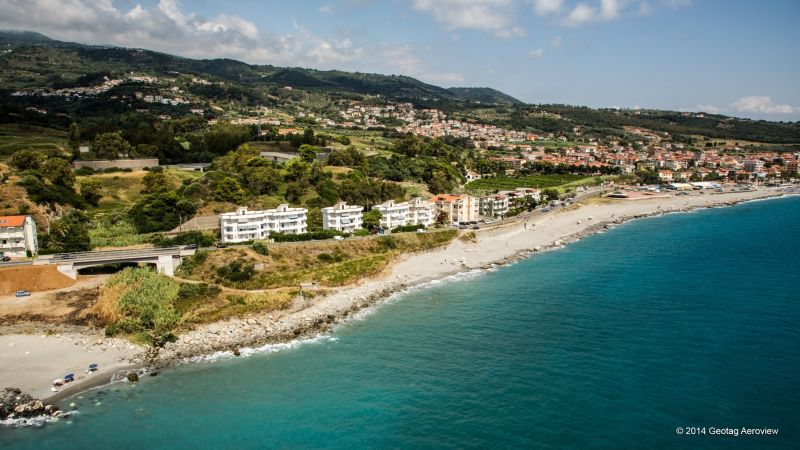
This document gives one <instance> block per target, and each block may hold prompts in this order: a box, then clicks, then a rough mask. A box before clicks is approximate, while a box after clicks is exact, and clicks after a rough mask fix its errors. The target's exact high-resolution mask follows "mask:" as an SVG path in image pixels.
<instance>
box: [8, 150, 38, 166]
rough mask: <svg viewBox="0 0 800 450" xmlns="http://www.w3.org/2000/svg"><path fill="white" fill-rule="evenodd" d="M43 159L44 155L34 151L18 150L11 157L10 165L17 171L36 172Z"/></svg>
mask: <svg viewBox="0 0 800 450" xmlns="http://www.w3.org/2000/svg"><path fill="white" fill-rule="evenodd" d="M44 159H45V158H44V155H42V154H41V153H39V152H37V151H35V150H19V151H17V152H15V153H14V154H13V155H11V165H12V166H14V167H16V168H17V169H19V170H38V169H39V168H40V167H41V166H42V162H44Z"/></svg>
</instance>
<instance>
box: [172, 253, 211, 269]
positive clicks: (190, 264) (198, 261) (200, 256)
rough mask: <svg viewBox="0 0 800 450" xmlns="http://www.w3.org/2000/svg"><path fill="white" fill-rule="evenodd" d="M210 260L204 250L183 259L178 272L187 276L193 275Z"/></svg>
mask: <svg viewBox="0 0 800 450" xmlns="http://www.w3.org/2000/svg"><path fill="white" fill-rule="evenodd" d="M207 258H208V252H207V251H204V250H199V251H197V252H196V253H195V254H194V256H190V257H188V258H183V262H182V263H181V265H180V267H179V268H178V270H180V272H181V273H184V274H186V275H191V274H192V272H194V269H196V268H197V267H198V266H200V265H202V264H203V263H204V262H205V261H206V259H207Z"/></svg>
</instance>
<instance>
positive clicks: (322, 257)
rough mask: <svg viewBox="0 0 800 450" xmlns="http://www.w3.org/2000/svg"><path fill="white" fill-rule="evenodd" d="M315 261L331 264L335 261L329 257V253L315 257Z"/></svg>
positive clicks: (331, 256)
mask: <svg viewBox="0 0 800 450" xmlns="http://www.w3.org/2000/svg"><path fill="white" fill-rule="evenodd" d="M317 259H319V260H320V261H322V262H325V263H332V262H334V261H336V258H334V256H333V255H331V254H330V253H320V254H319V255H317Z"/></svg>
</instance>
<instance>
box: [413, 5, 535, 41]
mask: <svg viewBox="0 0 800 450" xmlns="http://www.w3.org/2000/svg"><path fill="white" fill-rule="evenodd" d="M412 6H413V8H414V9H415V10H417V11H423V12H427V13H430V14H432V15H433V17H434V19H436V21H437V22H440V23H443V24H444V25H445V27H446V28H447V30H448V31H453V30H458V29H471V30H477V31H483V32H487V33H491V34H493V35H494V36H496V37H500V38H513V37H522V36H525V34H526V33H525V29H524V28H522V27H520V26H518V25H515V24H514V11H513V9H514V1H513V0H413V3H412Z"/></svg>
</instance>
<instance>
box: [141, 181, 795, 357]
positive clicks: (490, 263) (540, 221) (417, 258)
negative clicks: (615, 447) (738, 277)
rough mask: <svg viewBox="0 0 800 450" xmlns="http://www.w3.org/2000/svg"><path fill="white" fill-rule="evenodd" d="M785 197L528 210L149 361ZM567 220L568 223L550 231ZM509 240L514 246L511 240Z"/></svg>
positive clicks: (333, 319) (262, 337)
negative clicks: (577, 245)
mask: <svg viewBox="0 0 800 450" xmlns="http://www.w3.org/2000/svg"><path fill="white" fill-rule="evenodd" d="M784 196H785V195H784V193H782V192H780V191H776V190H773V189H766V188H761V189H759V190H755V191H746V192H730V193H723V194H708V195H695V196H692V197H676V196H669V197H656V198H648V199H642V200H636V201H627V202H611V203H608V204H582V203H581V202H582V200H579V201H578V202H577V203H579V204H580V206H579V207H573V208H570V209H566V210H560V211H557V212H555V213H553V214H544V215H543V214H541V213H539V214H538V215H537V214H536V213H534V214H533V216H534V217H531V216H530V215H528V216H522V217H519V218H518V219H517V220H513V221H509V222H508V223H502V224H499V225H498V226H496V227H491V228H485V229H481V230H474V233H475V235H476V240H475V241H474V242H464V241H461V240H460V239H459V238H456V239H454V240H453V241H452V242H451V243H449V244H448V245H447V246H445V247H440V248H436V249H433V250H429V251H426V252H421V253H415V254H410V255H405V256H403V257H401V258H399V259H398V260H396V261H394V262H393V263H392V264H391V265H390V267H389V268H388V269H387V270H386V271H385V272H384V273H383V274H381V275H379V276H377V277H375V278H373V279H370V280H365V281H362V282H361V283H358V284H356V285H351V286H346V287H343V288H339V289H337V290H335V291H334V292H332V293H329V294H328V295H326V296H324V297H320V298H318V299H314V300H313V302H312V303H311V304H310V305H307V306H306V307H305V308H303V309H301V310H299V311H294V312H287V311H282V312H272V313H266V314H257V315H254V316H251V317H247V318H241V319H232V320H227V321H224V322H218V323H214V324H208V325H204V326H202V327H199V328H198V329H195V330H192V331H188V332H186V333H183V334H181V338H180V339H179V340H178V341H177V342H175V343H169V344H167V345H166V346H165V347H164V348H163V349H162V350H161V352H160V353H159V355H158V358H157V359H156V361H155V363H154V367H155V368H158V369H160V368H163V367H170V366H175V365H181V364H184V363H188V362H193V361H197V360H201V359H203V358H205V357H208V356H211V355H214V356H215V357H220V356H229V357H235V356H237V355H236V353H237V352H240V351H241V349H248V350H250V351H252V350H254V349H259V348H263V347H265V346H270V345H275V344H291V343H294V342H297V341H301V340H307V339H313V338H316V337H319V336H320V335H321V334H324V333H326V332H330V331H331V330H332V329H333V328H334V327H335V326H336V325H339V324H341V323H344V322H346V321H347V320H349V319H351V318H352V317H353V315H354V314H356V313H358V312H359V311H362V310H365V309H367V308H370V307H372V306H374V305H376V304H378V303H381V302H383V301H385V300H386V299H388V298H390V297H392V296H394V295H398V294H403V293H405V292H408V291H410V290H412V289H417V288H420V287H424V285H426V284H428V283H430V282H434V281H439V280H444V279H447V278H449V277H453V276H457V275H459V274H464V273H468V272H471V271H478V270H489V269H491V268H495V267H498V266H500V267H502V266H504V265H507V264H511V263H514V262H518V261H520V260H523V259H526V258H528V257H530V256H531V255H533V254H535V253H540V252H545V251H549V250H553V249H557V248H562V247H564V246H566V245H568V244H570V243H573V242H576V241H579V240H581V239H584V238H586V237H588V236H590V235H593V234H597V233H601V232H604V231H607V230H608V229H610V228H613V227H615V226H617V225H621V224H623V223H625V222H628V221H631V220H637V219H643V218H649V217H656V216H661V215H665V214H673V213H680V212H692V211H696V210H701V209H709V208H719V207H727V206H734V205H736V204H740V203H743V202H749V201H756V200H767V199H773V198H781V197H784ZM680 201H685V203H686V204H685V205H684V206H682V207H675V206H674V205H671V204H669V205H667V206H664V205H663V204H664V203H678V202H680ZM620 210H621V211H622V212H627V213H629V214H620V215H618V214H617V213H616V212H614V211H620ZM587 213H591V214H593V215H594V218H592V216H591V215H589V216H588V217H589V219H588V220H586V219H585V217H586V215H587ZM599 213H603V214H599ZM609 213H610V215H611V216H610V217H608V214H609ZM581 219H583V220H581ZM569 223H572V224H573V226H564V227H563V228H561V229H559V230H554V229H553V227H558V226H561V225H567V224H569ZM529 224H530V228H529V227H528V225H529ZM537 227H539V228H537ZM543 228H544V230H543V233H542V234H543V236H542V238H541V239H538V238H537V237H536V236H535V234H536V232H537V230H541V229H543ZM548 228H550V229H548ZM465 231H468V232H469V231H473V230H465ZM525 233H527V235H528V236H527V237H530V236H533V239H526V236H520V234H525ZM515 238H519V239H515ZM497 243H505V245H504V246H500V247H495V248H494V250H492V251H489V250H488V249H487V248H486V247H487V246H492V244H497ZM509 243H513V244H514V245H511V246H509V245H508V244H509ZM532 244H534V245H532ZM476 253H477V254H476ZM437 262H438V264H437ZM250 351H248V353H250Z"/></svg>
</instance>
